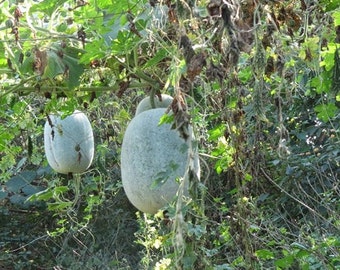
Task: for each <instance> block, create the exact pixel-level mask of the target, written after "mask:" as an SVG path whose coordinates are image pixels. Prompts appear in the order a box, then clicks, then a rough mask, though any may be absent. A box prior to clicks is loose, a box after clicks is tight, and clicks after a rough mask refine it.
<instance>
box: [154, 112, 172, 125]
mask: <svg viewBox="0 0 340 270" xmlns="http://www.w3.org/2000/svg"><path fill="white" fill-rule="evenodd" d="M173 121H174V115H173V114H171V115H169V114H164V115H162V117H161V118H160V119H159V123H158V126H161V125H163V124H171V123H172V122H173Z"/></svg>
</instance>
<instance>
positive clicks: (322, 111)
mask: <svg viewBox="0 0 340 270" xmlns="http://www.w3.org/2000/svg"><path fill="white" fill-rule="evenodd" d="M314 110H315V112H316V113H317V117H318V118H319V119H320V120H321V121H322V122H328V121H329V120H330V119H331V118H332V117H334V116H335V114H336V113H337V111H338V107H337V106H336V105H335V104H333V103H329V104H320V105H317V106H315V107H314Z"/></svg>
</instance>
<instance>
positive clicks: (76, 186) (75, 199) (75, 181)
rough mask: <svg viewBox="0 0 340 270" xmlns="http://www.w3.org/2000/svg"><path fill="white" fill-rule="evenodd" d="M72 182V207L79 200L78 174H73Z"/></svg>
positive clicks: (79, 179)
mask: <svg viewBox="0 0 340 270" xmlns="http://www.w3.org/2000/svg"><path fill="white" fill-rule="evenodd" d="M73 180H74V201H73V207H74V206H76V205H77V203H78V201H79V198H80V181H81V177H80V174H79V173H75V174H73Z"/></svg>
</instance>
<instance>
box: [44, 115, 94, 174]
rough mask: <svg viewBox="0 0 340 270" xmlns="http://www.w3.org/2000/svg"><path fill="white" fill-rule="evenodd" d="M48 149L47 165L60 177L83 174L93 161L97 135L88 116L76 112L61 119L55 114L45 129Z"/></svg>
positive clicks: (46, 149)
mask: <svg viewBox="0 0 340 270" xmlns="http://www.w3.org/2000/svg"><path fill="white" fill-rule="evenodd" d="M44 146H45V154H46V157H47V161H48V163H49V164H50V166H51V167H52V168H53V169H54V170H55V171H57V172H59V173H64V174H68V173H82V172H84V171H85V170H87V169H88V168H89V167H90V165H91V163H92V160H93V155H94V139H93V131H92V127H91V124H90V121H89V120H88V118H87V116H86V115H85V114H84V113H82V112H80V111H77V110H76V111H74V113H73V114H71V115H69V116H67V117H66V118H65V119H61V117H60V116H59V115H54V114H51V115H49V116H48V120H47V121H46V123H45V127H44Z"/></svg>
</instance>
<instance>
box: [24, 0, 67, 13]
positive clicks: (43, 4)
mask: <svg viewBox="0 0 340 270" xmlns="http://www.w3.org/2000/svg"><path fill="white" fill-rule="evenodd" d="M67 1H68V0H44V1H39V2H38V3H37V4H36V5H34V6H32V7H31V9H30V12H31V13H33V12H36V11H39V12H41V13H45V14H46V15H48V16H51V15H52V13H53V12H54V11H55V10H56V9H57V8H60V7H62V6H63V4H64V3H65V2H67Z"/></svg>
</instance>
